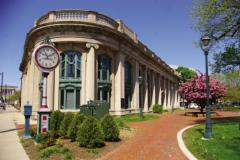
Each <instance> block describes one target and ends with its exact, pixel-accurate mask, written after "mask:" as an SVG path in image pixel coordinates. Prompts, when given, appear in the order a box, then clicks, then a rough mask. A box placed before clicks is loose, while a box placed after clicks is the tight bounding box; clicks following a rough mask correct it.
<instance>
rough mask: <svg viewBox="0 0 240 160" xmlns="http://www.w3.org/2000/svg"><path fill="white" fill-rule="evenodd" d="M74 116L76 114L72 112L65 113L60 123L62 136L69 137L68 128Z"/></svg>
mask: <svg viewBox="0 0 240 160" xmlns="http://www.w3.org/2000/svg"><path fill="white" fill-rule="evenodd" d="M73 117H74V115H73V113H71V112H68V113H65V114H64V118H63V120H62V122H61V125H60V135H61V136H63V137H67V132H68V128H69V126H70V124H71V122H72V120H73Z"/></svg>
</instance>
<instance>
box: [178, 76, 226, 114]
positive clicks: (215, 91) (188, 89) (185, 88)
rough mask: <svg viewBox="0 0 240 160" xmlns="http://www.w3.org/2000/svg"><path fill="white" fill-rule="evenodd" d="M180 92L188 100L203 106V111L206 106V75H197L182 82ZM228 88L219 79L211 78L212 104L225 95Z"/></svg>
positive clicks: (210, 100) (210, 95) (210, 93)
mask: <svg viewBox="0 0 240 160" xmlns="http://www.w3.org/2000/svg"><path fill="white" fill-rule="evenodd" d="M178 92H179V93H180V94H181V95H182V97H183V98H184V99H185V100H187V102H194V103H196V104H198V105H199V106H200V107H201V112H203V108H204V107H205V106H206V97H207V96H206V82H205V76H203V75H202V74H201V75H200V76H198V75H197V76H195V77H193V78H192V79H190V80H189V81H187V82H185V83H182V84H181V85H180V87H179V89H178ZM225 92H226V88H225V86H224V85H223V84H222V83H221V82H220V81H218V80H216V79H213V78H210V79H209V102H210V104H213V103H216V102H217V100H218V99H219V98H220V97H223V96H224V95H225Z"/></svg>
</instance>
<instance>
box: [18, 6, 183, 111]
mask: <svg viewBox="0 0 240 160" xmlns="http://www.w3.org/2000/svg"><path fill="white" fill-rule="evenodd" d="M46 36H48V37H49V38H50V40H51V42H52V43H54V45H55V47H56V48H57V49H58V50H59V53H60V57H61V62H60V64H59V66H58V67H57V68H56V69H55V70H54V71H53V72H51V73H50V75H49V76H48V84H47V86H48V87H47V89H48V90H47V97H48V102H47V103H48V106H49V108H50V109H52V110H56V109H60V110H63V111H77V110H78V108H79V106H80V105H83V104H87V102H88V101H89V100H101V101H107V102H109V103H110V106H111V108H110V113H111V114H113V115H124V114H129V113H137V112H139V108H140V107H141V108H143V111H144V112H149V111H151V110H152V106H153V104H162V105H163V106H164V109H172V108H173V107H178V106H179V95H178V94H177V88H178V82H179V77H178V75H177V74H176V73H175V72H174V70H173V69H171V68H170V67H169V66H168V65H167V64H166V63H165V62H164V61H163V60H161V59H160V58H159V57H158V56H157V55H156V54H154V53H153V52H152V51H151V50H149V49H148V48H147V47H146V46H145V45H144V44H142V43H141V42H140V41H139V40H138V37H137V34H136V33H135V32H133V31H132V30H130V29H129V28H128V27H127V26H126V25H125V24H124V23H123V22H122V21H121V20H113V19H112V18H109V17H107V16H105V15H102V14H99V13H97V12H94V11H83V10H59V11H50V12H48V13H47V14H45V15H43V16H42V17H40V18H39V19H38V20H37V21H36V22H35V26H34V27H33V28H32V29H31V30H30V31H29V33H28V34H27V37H26V41H25V46H24V53H23V57H22V62H21V64H20V71H21V72H22V77H21V103H22V104H21V106H22V107H23V105H24V104H25V103H26V102H27V101H29V102H30V104H32V105H33V110H35V111H36V110H38V109H39V106H40V103H41V102H40V97H41V90H42V76H41V72H40V71H39V69H38V68H37V66H36V65H35V64H34V63H33V59H31V55H32V52H33V50H34V48H35V47H37V46H39V45H40V44H41V43H42V41H43V40H44V38H45V37H46Z"/></svg>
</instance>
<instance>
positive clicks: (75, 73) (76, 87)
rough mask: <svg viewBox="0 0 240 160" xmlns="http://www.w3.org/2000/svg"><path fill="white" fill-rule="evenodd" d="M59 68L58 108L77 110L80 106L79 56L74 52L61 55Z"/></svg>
mask: <svg viewBox="0 0 240 160" xmlns="http://www.w3.org/2000/svg"><path fill="white" fill-rule="evenodd" d="M60 66H61V67H60V80H59V93H60V95H59V99H60V100H59V104H60V108H61V109H77V108H78V107H79V106H80V91H81V54H80V53H79V52H76V51H68V52H65V53H62V54H61V63H60Z"/></svg>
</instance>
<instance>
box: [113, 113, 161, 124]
mask: <svg viewBox="0 0 240 160" xmlns="http://www.w3.org/2000/svg"><path fill="white" fill-rule="evenodd" d="M143 115H144V116H143V118H141V117H140V116H139V114H131V115H124V116H121V117H116V118H115V120H116V121H117V122H118V121H121V120H122V121H124V122H141V121H148V120H153V119H157V118H159V116H158V115H156V114H143Z"/></svg>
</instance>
